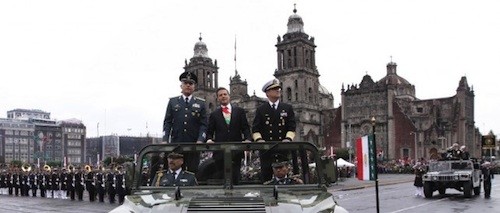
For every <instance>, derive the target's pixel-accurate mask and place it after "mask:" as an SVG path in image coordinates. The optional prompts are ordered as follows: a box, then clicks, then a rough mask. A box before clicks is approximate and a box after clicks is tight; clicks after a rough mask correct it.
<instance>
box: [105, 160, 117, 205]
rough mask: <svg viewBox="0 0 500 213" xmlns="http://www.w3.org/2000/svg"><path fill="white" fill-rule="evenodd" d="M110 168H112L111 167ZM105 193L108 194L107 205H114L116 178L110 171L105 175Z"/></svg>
mask: <svg viewBox="0 0 500 213" xmlns="http://www.w3.org/2000/svg"><path fill="white" fill-rule="evenodd" d="M111 168H113V167H112V166H111ZM106 191H107V193H108V199H109V203H115V196H116V177H115V174H113V172H112V171H111V170H110V171H109V172H108V174H106Z"/></svg>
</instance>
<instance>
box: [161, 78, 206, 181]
mask: <svg viewBox="0 0 500 213" xmlns="http://www.w3.org/2000/svg"><path fill="white" fill-rule="evenodd" d="M179 80H180V81H181V93H182V95H181V96H177V97H173V98H170V100H169V102H168V106H167V111H166V113H165V119H164V121H163V133H164V135H163V141H164V142H166V143H194V142H196V143H202V142H204V141H205V140H206V130H207V112H206V106H205V100H204V99H202V98H198V97H194V96H193V92H194V90H195V86H196V83H197V82H198V78H197V76H196V75H195V74H194V73H191V72H184V73H182V74H181V75H180V76H179ZM183 154H184V155H185V157H186V159H189V161H187V162H186V165H185V166H186V167H187V169H189V170H191V171H193V172H196V171H197V170H198V164H199V162H200V155H199V153H183ZM153 163H154V164H153V165H155V164H157V163H156V162H153ZM156 170H158V167H156V168H151V172H152V174H154V172H156Z"/></svg>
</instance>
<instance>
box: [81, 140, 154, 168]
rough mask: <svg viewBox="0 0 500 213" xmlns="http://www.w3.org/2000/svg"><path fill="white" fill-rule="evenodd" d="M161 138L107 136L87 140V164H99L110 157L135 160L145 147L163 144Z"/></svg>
mask: <svg viewBox="0 0 500 213" xmlns="http://www.w3.org/2000/svg"><path fill="white" fill-rule="evenodd" d="M161 141H162V138H160V137H148V136H146V137H131V136H117V135H107V136H101V137H94V138H87V139H86V149H87V150H86V153H87V159H86V161H85V162H86V163H91V164H94V165H95V164H97V162H98V161H104V160H105V159H106V158H109V157H113V158H116V157H119V156H120V157H125V158H134V155H135V154H139V152H140V151H141V150H142V148H143V147H145V146H147V145H149V144H157V143H161Z"/></svg>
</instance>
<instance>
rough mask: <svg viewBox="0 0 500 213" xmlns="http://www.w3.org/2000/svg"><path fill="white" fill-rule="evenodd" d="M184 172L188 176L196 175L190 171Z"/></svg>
mask: <svg viewBox="0 0 500 213" xmlns="http://www.w3.org/2000/svg"><path fill="white" fill-rule="evenodd" d="M184 172H185V173H187V174H190V175H194V173H193V172H190V171H184Z"/></svg>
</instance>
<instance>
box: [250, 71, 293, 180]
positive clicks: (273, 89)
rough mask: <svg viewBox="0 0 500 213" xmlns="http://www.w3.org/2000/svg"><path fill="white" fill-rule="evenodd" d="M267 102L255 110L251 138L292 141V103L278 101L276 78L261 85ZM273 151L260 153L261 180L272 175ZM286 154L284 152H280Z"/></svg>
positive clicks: (279, 93) (278, 88) (278, 87)
mask: <svg viewBox="0 0 500 213" xmlns="http://www.w3.org/2000/svg"><path fill="white" fill-rule="evenodd" d="M262 91H263V92H265V93H266V96H267V99H268V102H267V103H264V104H262V105H260V106H259V107H258V108H257V111H256V112H255V118H254V120H253V124H252V131H253V135H252V137H253V139H254V140H255V141H257V142H264V141H283V142H290V141H293V138H294V137H295V127H296V124H295V113H294V112H293V108H292V105H290V104H287V103H282V102H281V101H280V96H281V85H280V82H279V81H278V79H273V80H271V81H269V82H267V83H266V84H264V86H263V87H262ZM273 154H275V152H267V151H263V153H262V154H261V156H260V157H261V171H262V180H269V179H270V178H271V176H272V174H271V172H270V171H269V169H267V168H269V167H270V166H271V162H272V159H271V158H272V155H273ZM281 154H286V153H281Z"/></svg>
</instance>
